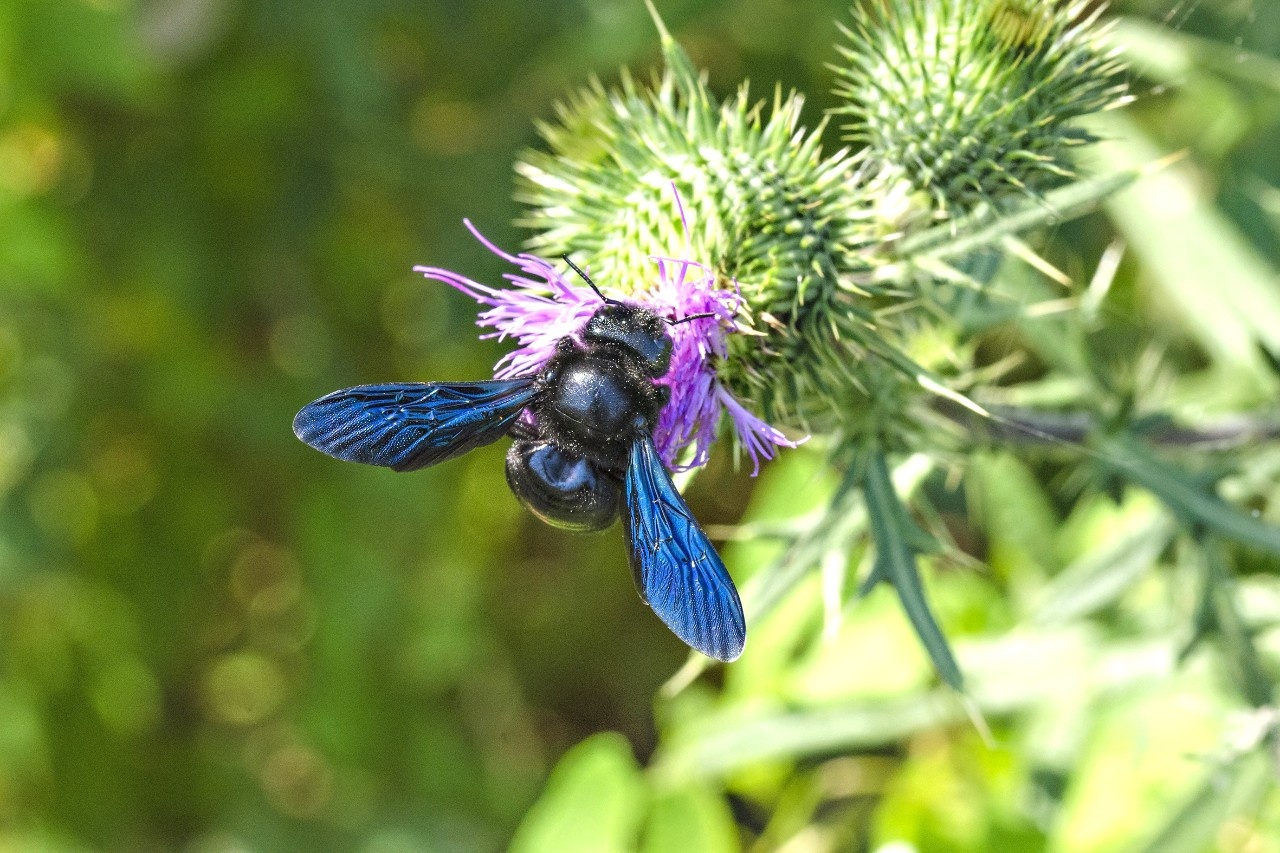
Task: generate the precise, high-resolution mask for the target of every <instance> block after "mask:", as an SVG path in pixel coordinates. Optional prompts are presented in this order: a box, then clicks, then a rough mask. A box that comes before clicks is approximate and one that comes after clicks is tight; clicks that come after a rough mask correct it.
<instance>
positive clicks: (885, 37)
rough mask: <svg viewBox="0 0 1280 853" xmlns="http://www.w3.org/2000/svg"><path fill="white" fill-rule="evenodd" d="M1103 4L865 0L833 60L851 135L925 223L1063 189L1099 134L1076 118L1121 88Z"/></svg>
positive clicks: (1077, 0) (1109, 101)
mask: <svg viewBox="0 0 1280 853" xmlns="http://www.w3.org/2000/svg"><path fill="white" fill-rule="evenodd" d="M1101 12H1102V7H1101V5H1100V4H1098V3H1097V2H1094V0H862V2H861V3H859V5H857V6H855V7H854V8H853V24H852V26H850V27H842V30H843V32H844V35H845V44H843V45H842V46H840V48H839V49H840V53H841V55H842V57H843V59H844V61H843V62H842V63H840V64H839V65H837V66H833V68H834V70H835V71H836V73H837V74H838V75H839V78H840V79H839V83H838V84H837V87H836V94H837V95H839V96H840V97H841V98H843V99H844V100H845V102H846V103H845V105H844V106H843V107H841V108H840V109H839V110H837V112H838V113H840V114H842V115H844V116H847V117H848V121H847V122H846V123H845V124H844V125H843V129H844V131H845V133H846V134H847V138H848V139H849V140H850V141H852V142H855V143H860V144H863V145H865V146H866V148H865V151H864V156H866V157H867V159H868V161H869V164H871V168H873V169H875V170H876V174H877V179H878V182H880V183H882V184H883V185H886V186H893V187H895V188H896V189H895V192H897V193H899V194H903V193H904V192H905V194H907V195H911V194H912V193H914V194H915V195H916V197H921V196H922V197H923V198H924V199H925V200H926V204H927V211H926V212H927V214H928V218H946V217H953V216H955V215H957V214H958V213H961V212H964V211H969V210H972V209H974V208H975V207H977V206H978V205H980V204H984V203H986V204H992V203H998V202H999V201H1001V200H1002V199H1003V198H1005V197H1008V196H1010V195H1020V196H1024V197H1025V196H1027V195H1039V194H1041V193H1043V192H1045V191H1046V190H1048V189H1050V188H1052V187H1054V186H1058V185H1061V184H1062V183H1064V182H1066V181H1068V180H1070V179H1071V178H1073V177H1074V176H1075V172H1074V169H1073V164H1072V149H1074V148H1076V147H1077V146H1080V145H1082V144H1085V143H1087V142H1089V141H1091V137H1090V136H1089V134H1088V133H1086V132H1085V131H1084V130H1082V129H1081V128H1080V127H1079V126H1078V125H1077V124H1076V120H1077V119H1079V118H1080V117H1081V116H1084V115H1088V114H1089V113H1094V112H1097V111H1099V110H1102V109H1105V108H1107V107H1109V106H1112V105H1114V104H1117V103H1119V102H1120V100H1121V99H1122V97H1123V94H1124V83H1123V79H1122V77H1121V70H1122V67H1121V64H1120V62H1119V61H1118V60H1117V58H1116V56H1115V53H1114V52H1113V50H1111V49H1110V48H1108V46H1107V44H1106V31H1107V27H1106V26H1105V25H1103V24H1101V23H1100V22H1099V16H1100V14H1101ZM902 185H905V187H906V190H904V189H903V186H902Z"/></svg>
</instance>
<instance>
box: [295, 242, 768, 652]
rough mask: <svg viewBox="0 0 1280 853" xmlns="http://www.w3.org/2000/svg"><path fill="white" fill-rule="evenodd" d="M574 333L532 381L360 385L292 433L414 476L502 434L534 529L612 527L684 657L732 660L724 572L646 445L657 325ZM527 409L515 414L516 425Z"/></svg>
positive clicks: (318, 406) (631, 323) (635, 316)
mask: <svg viewBox="0 0 1280 853" xmlns="http://www.w3.org/2000/svg"><path fill="white" fill-rule="evenodd" d="M565 260H566V261H567V262H568V263H569V265H570V266H571V267H573V269H574V271H575V272H577V273H578V274H579V275H580V276H582V278H583V280H585V281H586V282H587V284H589V285H590V286H591V288H592V290H594V291H595V292H596V294H597V295H599V296H600V299H601V300H602V302H603V305H602V306H601V307H600V308H599V309H598V310H596V312H595V313H594V314H593V315H592V316H591V317H590V319H589V320H587V322H586V324H585V325H584V326H583V328H582V330H581V332H580V334H579V336H580V338H581V342H579V341H578V340H575V339H574V338H573V337H571V336H568V337H564V338H561V339H560V340H559V342H558V344H557V346H556V353H555V355H554V356H553V357H552V358H551V359H550V360H549V361H547V362H546V364H545V365H543V367H542V368H541V369H540V370H539V371H538V372H536V373H534V374H532V375H528V376H523V377H518V378H514V379H501V380H497V379H495V380H486V381H480V382H425V383H410V382H406V383H393V384H387V385H360V386H357V387H355V388H347V389H345V390H342V391H335V392H334V393H332V394H329V395H328V396H325V397H321V398H320V399H319V400H316V401H315V402H313V403H309V404H307V405H306V406H304V407H303V408H302V410H301V411H300V412H298V415H297V417H296V418H294V421H293V431H294V434H295V435H297V436H298V438H299V439H301V440H302V441H304V442H306V443H307V444H309V445H310V446H312V447H314V448H315V449H317V450H319V451H321V452H323V453H327V454H329V455H330V456H333V457H336V458H338V459H343V460H346V461H348V462H362V463H365V464H368V465H381V466H384V467H387V468H391V469H393V470H396V471H415V470H417V469H419V468H425V467H427V466H428V465H435V464H436V463H438V462H443V461H445V460H446V459H452V458H453V457H455V456H460V455H462V454H463V453H466V452H467V451H469V450H472V449H474V448H477V447H481V446H484V445H486V444H490V443H492V442H494V441H497V440H498V439H499V438H501V437H502V436H503V435H511V436H512V437H513V438H514V439H515V442H514V444H513V445H512V446H511V450H510V451H509V452H508V453H507V483H508V484H509V485H510V487H511V491H512V492H514V493H515V495H516V497H518V498H519V499H520V501H521V502H522V503H524V505H525V506H526V507H528V508H529V510H530V511H532V512H533V513H534V514H535V515H537V516H538V517H539V518H541V519H542V520H544V521H546V522H548V523H549V524H553V525H555V526H557V527H563V528H566V529H568V530H573V531H592V530H603V529H604V528H606V527H608V526H609V525H610V524H612V523H613V520H614V518H615V517H617V516H618V514H619V513H621V514H622V516H623V518H624V528H623V529H624V531H625V535H626V542H627V550H628V552H629V555H630V561H631V571H632V575H633V577H634V579H635V583H636V589H637V590H638V591H639V593H640V597H641V598H642V599H644V601H645V602H646V603H648V605H649V606H650V607H651V608H653V610H654V612H655V613H657V614H658V617H659V618H660V619H662V621H663V622H665V623H666V624H667V626H668V627H669V628H670V629H671V630H672V631H673V632H675V634H676V636H678V637H679V638H680V639H681V640H683V641H684V642H685V643H687V644H688V645H689V646H690V647H692V648H694V649H696V650H697V651H699V652H702V653H703V654H705V655H708V656H710V657H713V658H717V659H719V660H722V661H732V660H735V659H736V658H737V657H738V656H739V655H740V654H742V647H743V645H744V644H745V642H746V621H745V619H744V618H743V614H742V603H741V601H740V600H739V599H738V592H737V590H736V589H735V588H734V585H733V580H732V579H731V578H730V577H729V574H728V572H727V571H725V567H724V563H723V562H721V560H720V557H719V555H718V554H716V551H715V548H713V547H712V545H711V542H710V540H709V539H708V538H707V535H706V534H705V533H704V532H703V531H702V528H700V527H699V526H698V523H697V521H696V520H694V518H693V515H692V514H691V513H690V512H689V507H688V506H687V505H686V504H685V502H684V499H683V498H682V497H681V496H680V493H679V492H678V491H677V490H676V487H675V484H674V483H673V482H672V480H671V475H670V474H669V473H668V472H667V469H666V467H665V466H664V465H663V463H662V460H661V458H660V457H659V454H658V451H657V448H656V447H655V446H654V440H653V430H654V426H655V424H656V423H657V419H658V415H659V413H660V412H661V411H662V408H663V406H665V405H666V404H667V399H668V389H667V388H665V387H663V386H661V385H657V384H655V383H654V380H655V379H659V378H661V377H662V376H664V375H666V373H667V370H668V368H669V366H670V362H671V348H672V343H671V337H670V335H669V334H668V333H667V330H666V327H667V325H668V324H675V323H681V322H684V321H685V320H692V319H696V318H697V317H699V316H705V315H691V316H689V317H684V318H680V319H677V320H666V319H664V318H662V317H660V316H658V315H657V314H655V313H653V312H652V311H649V310H648V309H646V308H641V307H638V306H634V305H626V304H623V303H622V302H618V301H617V300H613V299H608V298H606V297H604V295H603V294H601V293H600V290H599V288H597V287H596V285H595V283H594V282H592V281H591V279H590V278H589V277H588V276H587V275H586V274H585V273H584V272H583V271H582V270H580V269H578V267H577V266H576V265H574V264H573V262H572V261H569V259H568V258H565ZM525 412H528V414H529V416H528V417H526V418H523V419H522V418H521V415H522V414H524V413H525Z"/></svg>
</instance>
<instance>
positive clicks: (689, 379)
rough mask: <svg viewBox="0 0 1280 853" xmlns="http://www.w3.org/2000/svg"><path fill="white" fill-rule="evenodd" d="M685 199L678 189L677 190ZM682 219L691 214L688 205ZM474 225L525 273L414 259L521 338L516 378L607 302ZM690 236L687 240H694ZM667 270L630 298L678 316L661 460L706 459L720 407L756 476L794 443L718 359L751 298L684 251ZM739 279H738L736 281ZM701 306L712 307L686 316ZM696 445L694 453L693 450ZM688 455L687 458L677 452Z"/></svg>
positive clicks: (500, 328) (483, 320)
mask: <svg viewBox="0 0 1280 853" xmlns="http://www.w3.org/2000/svg"><path fill="white" fill-rule="evenodd" d="M676 202H677V204H679V196H678V195H677V197H676ZM680 218H681V222H682V223H683V224H684V226H685V234H686V238H687V235H688V222H687V221H686V220H685V216H684V207H683V205H681V206H680ZM464 222H465V224H466V226H467V228H468V229H469V230H470V231H471V233H472V234H474V235H475V237H476V239H477V240H479V241H480V243H481V245H483V246H484V247H485V248H486V249H488V250H489V251H491V252H493V253H494V254H495V255H497V256H498V257H500V258H502V259H504V260H506V261H508V262H510V263H511V264H514V265H515V266H517V267H519V269H520V274H516V273H507V274H505V275H504V276H503V278H505V279H506V280H507V281H508V282H510V283H511V284H512V285H514V287H509V288H502V289H498V288H494V287H489V286H488V285H485V284H481V283H480V282H477V281H474V280H472V279H470V278H467V277H466V276H463V275H459V274H458V273H455V272H452V271H450V270H445V269H440V268H439V267H414V271H415V272H420V273H422V274H423V275H424V276H426V277H427V278H431V279H435V280H437V281H442V282H444V283H445V284H448V285H450V286H451V287H454V288H456V289H457V290H459V291H461V292H463V293H465V294H466V295H467V296H470V297H471V298H472V299H474V300H475V301H476V302H479V303H480V304H481V305H486V306H488V308H487V310H484V311H482V312H480V314H479V316H478V318H477V319H476V325H478V326H480V327H481V328H488V329H494V330H495V331H492V332H488V333H486V334H484V335H481V337H482V338H498V339H499V340H504V339H506V338H507V337H513V338H515V339H516V341H517V342H518V344H519V346H518V347H517V348H516V349H515V350H513V351H511V352H509V353H507V354H506V355H504V356H503V357H502V358H501V359H499V361H498V363H497V365H495V367H494V376H495V377H496V378H498V379H509V378H513V377H517V376H528V375H531V374H534V373H537V372H538V371H539V370H541V369H542V367H543V365H545V364H546V363H547V361H548V360H550V359H551V357H552V356H553V355H555V351H556V344H557V343H558V342H559V341H560V339H561V338H564V337H573V338H576V337H577V335H578V333H579V332H580V331H581V330H582V327H583V326H584V325H586V322H587V320H588V319H590V318H591V315H593V314H594V313H595V312H596V311H597V310H598V309H599V308H600V305H601V302H600V297H599V295H598V294H596V293H595V291H593V290H592V289H591V288H589V287H577V286H574V285H572V284H570V283H569V282H568V281H566V280H565V278H564V277H563V276H561V274H560V273H559V272H558V271H557V270H556V269H555V268H554V267H553V266H551V264H550V263H548V262H547V261H545V260H543V259H542V258H539V257H537V256H535V255H529V254H519V255H512V254H509V253H508V252H504V251H503V250H502V249H500V248H498V247H497V246H495V245H494V244H493V243H491V242H490V241H489V240H488V239H486V238H485V237H484V235H482V234H481V233H480V232H479V231H478V230H476V228H475V226H474V225H472V224H471V222H470V221H469V220H464ZM686 241H687V240H686ZM652 260H653V261H654V262H655V263H656V264H657V267H658V276H657V281H656V282H654V284H653V286H652V287H651V288H650V289H649V290H647V291H643V292H641V293H638V294H636V298H634V299H630V300H627V301H628V302H631V303H634V304H637V305H641V306H643V307H645V308H648V309H649V310H651V311H653V312H654V313H655V314H658V315H659V316H661V317H665V318H667V319H668V320H671V321H673V322H674V325H672V326H671V327H670V329H669V333H670V335H671V342H672V351H671V368H670V369H669V370H668V371H667V374H666V375H665V376H663V377H662V378H660V379H658V380H657V382H658V383H659V384H662V385H665V386H667V387H668V388H669V389H670V390H671V399H670V401H669V402H668V403H667V405H666V406H665V407H663V409H662V412H661V413H660V414H659V416H658V423H657V424H656V425H655V428H654V436H653V437H654V443H655V445H656V446H657V449H658V453H659V455H661V457H662V461H663V462H664V463H665V464H666V466H667V467H668V468H669V469H671V470H672V471H683V470H688V469H690V468H697V467H699V466H701V465H704V464H706V462H707V459H708V458H709V457H710V455H711V446H712V445H713V444H714V443H715V439H716V432H717V429H718V427H719V424H720V420H721V416H722V415H723V414H725V413H726V412H727V413H728V415H729V418H730V421H731V422H732V423H733V427H734V430H735V432H737V434H738V437H739V439H740V441H741V443H742V446H743V448H745V449H746V451H747V455H748V456H749V457H750V458H751V461H752V465H753V470H752V476H755V474H757V473H758V472H759V470H760V460H761V459H762V458H763V459H772V458H773V454H774V452H775V448H777V447H795V446H796V445H797V444H799V443H800V442H796V441H791V440H790V439H788V438H787V437H786V436H785V435H783V434H782V432H781V431H779V430H778V429H776V428H775V427H772V426H770V425H769V424H767V423H765V422H764V421H763V420H761V419H760V418H758V417H756V416H755V415H753V414H752V413H751V412H750V411H748V410H747V408H746V407H745V406H743V405H742V404H741V403H739V402H738V401H737V400H736V399H735V398H734V397H733V395H732V394H730V393H729V391H728V390H727V389H725V388H724V386H723V385H721V384H720V382H719V380H718V379H717V378H716V372H715V362H716V360H718V359H721V358H725V357H726V354H727V348H726V345H725V341H726V335H727V334H729V333H730V332H731V331H732V330H733V329H734V328H735V321H734V315H735V314H736V313H737V310H738V306H739V305H740V304H741V302H742V296H741V294H739V293H738V292H737V290H736V286H735V289H734V290H732V291H730V290H723V289H718V288H716V286H715V285H716V277H715V273H714V271H712V270H711V269H710V268H709V267H707V266H706V265H704V264H701V263H698V262H697V261H692V260H688V259H685V258H667V257H656V256H655V257H653V258H652ZM735 285H736V283H735ZM695 314H709V315H711V316H707V317H700V318H697V319H693V320H688V321H683V322H681V320H682V318H684V317H690V316H692V315H695ZM686 453H687V456H686ZM682 456H685V457H686V458H685V461H684V462H683V463H678V462H677V460H678V459H680V458H681V457H682Z"/></svg>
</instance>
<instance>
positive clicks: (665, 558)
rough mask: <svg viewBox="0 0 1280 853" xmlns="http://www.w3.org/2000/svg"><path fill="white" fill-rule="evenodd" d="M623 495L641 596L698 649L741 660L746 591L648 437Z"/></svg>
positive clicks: (638, 448)
mask: <svg viewBox="0 0 1280 853" xmlns="http://www.w3.org/2000/svg"><path fill="white" fill-rule="evenodd" d="M623 500H624V503H625V505H626V515H627V518H626V521H627V523H626V525H625V530H626V535H627V548H628V551H629V552H630V555H631V572H632V574H633V575H635V580H636V589H638V590H639V591H640V597H641V598H643V599H644V600H645V601H646V602H648V604H649V606H650V607H652V608H653V611H654V612H655V613H657V614H658V617H659V618H660V619H662V621H663V622H666V623H667V627H669V628H670V629H671V630H672V631H674V632H675V634H676V636H677V637H679V638H680V639H682V640H684V641H685V642H686V643H688V644H689V645H690V646H691V647H692V648H694V649H697V650H698V651H700V652H702V653H703V654H704V655H707V656H709V657H713V658H717V659H719V660H722V661H731V660H735V659H736V658H737V657H738V655H740V654H742V646H743V644H745V643H746V641H747V625H746V620H745V619H744V618H743V616H742V602H741V601H739V600H738V591H737V590H736V589H735V588H734V586H733V580H732V579H731V578H730V577H729V573H728V572H727V571H725V568H724V563H722V562H720V556H719V555H718V554H716V550H715V548H713V547H712V546H711V540H709V539H707V534H705V533H703V532H702V528H700V527H699V526H698V522H697V521H695V520H694V518H693V515H692V514H691V513H690V512H689V507H688V506H687V505H686V504H685V502H684V499H683V498H681V497H680V493H679V492H678V491H676V485H675V483H673V482H671V475H670V474H668V473H667V469H666V468H664V467H663V465H662V460H661V459H660V458H659V457H658V451H657V448H655V447H654V446H653V439H651V438H650V437H649V436H647V435H642V436H641V437H640V438H638V439H636V441H635V443H634V444H632V446H631V458H630V461H629V462H628V464H627V476H626V483H625V486H624V498H623Z"/></svg>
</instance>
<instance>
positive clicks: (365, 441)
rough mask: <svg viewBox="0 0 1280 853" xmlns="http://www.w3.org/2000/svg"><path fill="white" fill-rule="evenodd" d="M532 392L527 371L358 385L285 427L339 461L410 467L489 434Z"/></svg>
mask: <svg viewBox="0 0 1280 853" xmlns="http://www.w3.org/2000/svg"><path fill="white" fill-rule="evenodd" d="M537 393H538V391H537V388H536V387H535V386H534V382H533V378H532V377H529V378H525V379H507V380H497V379H495V380H491V381H488V382H426V383H422V382H401V383H394V384H389V385H358V386H356V387H355V388H346V389H343V390H342V391H334V392H333V393H332V394H329V395H328V396H326V397H321V398H320V399H319V400H316V401H315V402H314V403H308V404H307V405H305V406H303V407H302V411H300V412H298V416H297V417H296V418H294V419H293V433H294V435H296V436H298V438H300V439H302V440H303V441H305V442H306V443H307V444H309V445H311V446H312V447H314V448H315V449H316V450H319V451H321V452H323V453H327V454H329V455H330V456H334V457H337V458H338V459H343V460H345V461H347V462H363V463H365V464H366V465H382V466H385V467H387V468H394V469H395V470H397V471H414V470H417V469H418V468H425V467H426V466H428V465H434V464H436V463H437V462H443V461H444V460H446V459H452V458H453V457H455V456H461V455H462V454H463V453H466V452H467V451H468V450H474V449H475V448H477V447H482V446H483V445H486V444H489V443H491V442H494V441H497V440H498V439H499V438H500V437H501V436H502V434H503V433H505V432H506V431H507V428H508V427H510V426H511V424H512V423H513V422H514V421H515V419H516V418H517V417H519V415H520V412H521V411H522V410H523V409H524V407H525V406H527V405H529V403H530V402H531V401H532V400H533V398H534V397H535V396H537Z"/></svg>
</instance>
